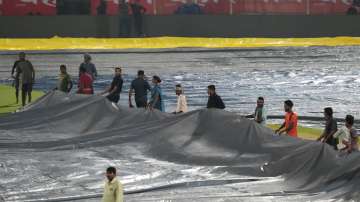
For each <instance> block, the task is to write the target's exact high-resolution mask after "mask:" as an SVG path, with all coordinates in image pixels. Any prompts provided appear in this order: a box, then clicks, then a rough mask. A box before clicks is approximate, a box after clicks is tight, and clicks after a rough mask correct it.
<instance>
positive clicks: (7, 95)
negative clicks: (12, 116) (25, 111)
mask: <svg viewBox="0 0 360 202" xmlns="http://www.w3.org/2000/svg"><path fill="white" fill-rule="evenodd" d="M43 95H44V93H43V92H42V91H35V90H34V91H33V92H32V100H33V101H35V100H36V99H38V98H39V97H41V96H43ZM0 97H1V99H0V114H2V115H3V114H6V113H11V112H14V111H16V110H17V109H19V108H20V107H21V104H20V103H21V92H20V96H19V104H16V98H15V88H13V87H11V86H6V85H0Z"/></svg>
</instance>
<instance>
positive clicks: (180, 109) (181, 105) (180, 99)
mask: <svg viewBox="0 0 360 202" xmlns="http://www.w3.org/2000/svg"><path fill="white" fill-rule="evenodd" d="M175 92H176V95H177V106H176V110H175V112H174V114H178V113H186V112H187V111H188V107H187V101H186V96H185V95H184V94H183V93H184V92H183V89H182V87H181V85H180V84H177V85H176V90H175Z"/></svg>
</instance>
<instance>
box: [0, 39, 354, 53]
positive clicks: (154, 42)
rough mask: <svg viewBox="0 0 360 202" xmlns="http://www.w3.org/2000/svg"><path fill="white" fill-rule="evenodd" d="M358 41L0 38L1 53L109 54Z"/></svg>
mask: <svg viewBox="0 0 360 202" xmlns="http://www.w3.org/2000/svg"><path fill="white" fill-rule="evenodd" d="M356 45H360V37H322V38H191V37H155V38H60V37H53V38H48V39H45V38H32V39H23V38H21V39H9V38H0V50H8V51H11V50H76V49H77V50H79V49H88V50H110V49H164V48H184V47H186V48H260V47H308V46H356Z"/></svg>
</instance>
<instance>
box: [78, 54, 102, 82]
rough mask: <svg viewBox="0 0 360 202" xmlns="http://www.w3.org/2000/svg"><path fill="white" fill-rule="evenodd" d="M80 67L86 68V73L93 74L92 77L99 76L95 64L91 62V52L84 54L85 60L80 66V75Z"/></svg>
mask: <svg viewBox="0 0 360 202" xmlns="http://www.w3.org/2000/svg"><path fill="white" fill-rule="evenodd" d="M80 68H84V69H85V71H86V73H88V74H90V75H91V76H92V79H93V80H95V79H96V77H97V76H98V74H97V70H96V67H95V65H94V64H93V63H92V62H91V56H90V55H89V54H84V62H83V63H81V65H80V67H79V76H80Z"/></svg>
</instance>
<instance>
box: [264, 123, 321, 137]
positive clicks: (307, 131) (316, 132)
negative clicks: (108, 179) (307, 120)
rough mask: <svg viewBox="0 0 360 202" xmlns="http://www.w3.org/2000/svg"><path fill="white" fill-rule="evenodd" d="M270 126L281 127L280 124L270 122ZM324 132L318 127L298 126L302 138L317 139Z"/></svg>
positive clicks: (274, 128) (273, 127) (272, 127)
mask: <svg viewBox="0 0 360 202" xmlns="http://www.w3.org/2000/svg"><path fill="white" fill-rule="evenodd" d="M268 127H269V128H271V129H273V130H276V129H278V128H279V127H280V125H279V124H269V125H268ZM321 133H322V130H321V129H318V128H306V127H302V126H298V135H299V137H300V138H302V139H308V140H315V139H317V138H318V137H320V135H321Z"/></svg>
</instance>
